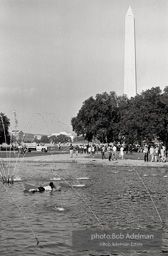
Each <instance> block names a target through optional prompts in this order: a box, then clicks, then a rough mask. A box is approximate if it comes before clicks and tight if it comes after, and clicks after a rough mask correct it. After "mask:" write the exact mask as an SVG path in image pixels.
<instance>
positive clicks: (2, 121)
mask: <svg viewBox="0 0 168 256" xmlns="http://www.w3.org/2000/svg"><path fill="white" fill-rule="evenodd" d="M9 126H10V120H9V119H8V117H7V116H6V115H5V114H4V113H0V144H2V143H4V142H5V143H8V144H10V135H9Z"/></svg>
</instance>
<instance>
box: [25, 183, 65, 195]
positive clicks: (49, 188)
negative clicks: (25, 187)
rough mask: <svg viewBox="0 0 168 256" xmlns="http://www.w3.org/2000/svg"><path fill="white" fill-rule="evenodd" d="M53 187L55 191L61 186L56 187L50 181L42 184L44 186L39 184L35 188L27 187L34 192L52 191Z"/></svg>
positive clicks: (59, 189)
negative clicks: (45, 184)
mask: <svg viewBox="0 0 168 256" xmlns="http://www.w3.org/2000/svg"><path fill="white" fill-rule="evenodd" d="M54 188H55V189H56V190H57V191H61V187H60V186H58V187H57V188H56V186H55V185H54V183H53V182H50V183H49V185H48V186H44V187H42V186H41V187H38V188H36V189H34V188H33V189H29V192H33V193H35V192H44V191H53V190H54Z"/></svg>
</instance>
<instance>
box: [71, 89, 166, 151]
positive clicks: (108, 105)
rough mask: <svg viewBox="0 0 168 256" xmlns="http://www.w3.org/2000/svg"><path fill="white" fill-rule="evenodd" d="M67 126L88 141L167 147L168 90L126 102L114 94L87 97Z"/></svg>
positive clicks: (125, 99)
mask: <svg viewBox="0 0 168 256" xmlns="http://www.w3.org/2000/svg"><path fill="white" fill-rule="evenodd" d="M71 124H72V127H73V131H75V132H76V133H77V135H78V136H79V135H83V136H84V137H85V139H87V140H89V141H92V140H93V139H98V140H99V141H100V142H102V143H110V142H114V141H120V142H126V143H131V144H133V143H138V144H140V145H141V144H142V143H143V141H145V142H148V143H149V142H152V141H153V140H154V139H157V140H160V141H162V142H163V143H164V144H165V145H166V146H168V87H165V88H164V90H163V91H162V90H161V89H160V87H153V88H151V89H148V90H146V91H143V92H142V93H141V94H137V95H136V96H135V97H132V98H130V99H129V98H128V97H127V96H126V95H122V96H117V94H116V93H115V92H114V91H112V92H110V93H109V94H108V93H107V92H104V93H102V94H97V95H96V96H95V98H94V97H89V98H88V99H87V100H85V101H84V102H83V105H82V107H81V109H80V110H79V112H78V114H77V116H76V117H73V118H72V119H71Z"/></svg>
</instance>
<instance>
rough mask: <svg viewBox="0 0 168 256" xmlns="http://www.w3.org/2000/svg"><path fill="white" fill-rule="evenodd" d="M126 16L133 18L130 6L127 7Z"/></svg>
mask: <svg viewBox="0 0 168 256" xmlns="http://www.w3.org/2000/svg"><path fill="white" fill-rule="evenodd" d="M128 16H131V17H134V14H133V11H132V8H131V6H129V8H128V11H127V14H126V17H128Z"/></svg>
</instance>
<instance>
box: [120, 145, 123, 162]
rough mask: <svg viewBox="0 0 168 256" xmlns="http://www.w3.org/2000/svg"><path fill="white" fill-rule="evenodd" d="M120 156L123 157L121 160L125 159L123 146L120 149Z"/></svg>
mask: <svg viewBox="0 0 168 256" xmlns="http://www.w3.org/2000/svg"><path fill="white" fill-rule="evenodd" d="M120 156H121V159H124V147H123V145H121V147H120Z"/></svg>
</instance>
